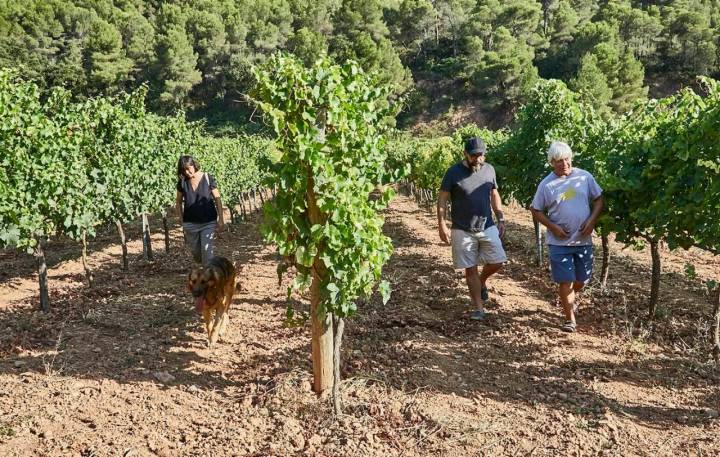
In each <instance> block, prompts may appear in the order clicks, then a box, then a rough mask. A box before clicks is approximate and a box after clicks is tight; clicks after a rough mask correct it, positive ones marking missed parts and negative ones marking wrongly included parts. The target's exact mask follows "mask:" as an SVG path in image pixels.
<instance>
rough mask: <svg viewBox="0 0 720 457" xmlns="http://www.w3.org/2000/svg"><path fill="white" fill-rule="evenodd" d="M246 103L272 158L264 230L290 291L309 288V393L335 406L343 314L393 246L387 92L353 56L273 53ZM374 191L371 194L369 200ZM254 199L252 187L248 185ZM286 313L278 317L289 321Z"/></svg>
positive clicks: (372, 286)
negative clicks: (388, 213) (262, 123)
mask: <svg viewBox="0 0 720 457" xmlns="http://www.w3.org/2000/svg"><path fill="white" fill-rule="evenodd" d="M253 71H254V73H255V77H256V80H257V81H258V83H257V86H256V87H255V89H254V91H253V99H254V101H255V103H257V104H258V105H259V106H260V108H261V109H262V110H263V111H264V112H265V114H266V116H267V118H268V120H269V121H270V122H272V125H273V127H274V129H275V132H276V133H277V137H278V139H277V149H278V150H279V151H280V153H281V158H280V160H279V163H278V164H277V167H276V172H275V175H274V176H273V177H272V179H271V180H272V182H269V183H267V184H269V185H270V186H271V187H272V188H274V189H276V191H275V195H274V198H273V199H272V200H269V199H268V198H266V197H265V196H263V193H262V189H259V190H258V192H259V194H260V199H261V200H262V201H263V203H264V206H265V213H266V219H265V225H264V227H263V233H264V235H265V237H266V239H267V240H268V241H269V242H272V243H274V244H275V245H276V246H277V248H278V252H279V254H280V255H281V256H282V257H283V258H285V259H290V263H291V264H292V266H294V267H295V269H296V270H297V275H296V277H295V280H294V282H293V283H292V284H291V285H290V286H289V290H288V295H290V293H292V291H293V290H307V289H308V288H309V289H310V316H308V317H309V318H310V320H311V324H312V332H311V334H312V344H311V347H312V360H313V377H314V382H313V389H314V391H315V392H316V393H318V394H321V393H323V392H325V391H328V390H329V389H330V388H332V392H333V399H334V410H335V413H336V414H339V413H340V411H341V402H340V353H341V351H340V349H341V348H340V346H341V344H342V333H343V328H344V320H343V319H344V318H345V317H348V316H351V315H352V314H353V313H354V312H355V311H356V309H357V308H356V302H357V301H358V300H360V299H362V298H363V297H369V296H370V295H371V294H372V293H373V291H374V290H376V289H378V290H379V291H380V293H381V295H382V297H383V300H385V301H387V300H388V299H389V294H390V285H389V284H388V283H387V282H386V281H380V277H381V273H382V267H383V265H384V264H385V262H386V261H387V260H388V259H389V257H390V254H391V253H392V243H391V242H390V240H389V239H388V238H387V237H386V236H385V235H384V234H383V233H382V226H383V223H384V219H383V217H382V216H381V214H380V213H379V212H380V211H381V210H382V209H383V208H385V207H387V204H388V202H389V201H390V199H391V198H392V196H393V190H392V187H391V186H386V184H389V183H391V182H395V181H397V179H398V178H399V176H398V175H399V174H398V173H394V172H392V171H391V170H388V168H389V167H386V166H385V159H386V154H385V149H384V140H383V139H382V132H383V130H384V127H383V126H384V125H386V123H384V122H383V120H384V119H385V117H387V116H390V115H392V114H393V113H392V109H393V107H392V106H391V105H390V104H389V103H388V98H387V96H388V94H389V89H388V88H387V87H379V86H378V85H377V84H376V82H374V81H373V80H372V79H371V78H370V77H369V76H368V75H366V74H364V73H363V72H362V70H361V69H360V68H359V67H358V66H357V64H355V63H353V62H349V63H347V64H345V65H343V66H339V65H334V64H332V63H331V62H330V61H329V60H327V59H323V60H318V61H317V62H316V63H315V64H314V65H313V66H312V67H311V68H307V67H305V66H303V64H302V63H301V62H300V61H298V60H296V59H294V58H292V57H288V56H282V55H275V56H273V57H272V58H271V59H269V61H268V62H267V63H266V64H264V65H263V66H262V67H256V68H254V70H253ZM378 189H381V192H380V197H379V198H373V199H371V198H369V197H370V194H371V193H373V192H374V191H376V190H378ZM252 193H253V200H254V199H255V193H256V191H255V189H254V188H253V189H252ZM294 313H295V311H294V309H293V308H292V307H290V306H289V307H288V310H287V316H288V318H289V319H293V316H294Z"/></svg>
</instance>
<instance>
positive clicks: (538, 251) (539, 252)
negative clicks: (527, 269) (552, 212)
mask: <svg viewBox="0 0 720 457" xmlns="http://www.w3.org/2000/svg"><path fill="white" fill-rule="evenodd" d="M533 226H534V227H535V265H537V266H538V267H542V264H543V245H542V232H541V231H540V222H538V221H536V220H535V219H533Z"/></svg>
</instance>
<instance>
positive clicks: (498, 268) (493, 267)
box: [486, 263, 504, 273]
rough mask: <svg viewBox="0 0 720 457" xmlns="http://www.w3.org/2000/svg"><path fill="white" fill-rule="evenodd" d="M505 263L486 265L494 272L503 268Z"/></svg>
mask: <svg viewBox="0 0 720 457" xmlns="http://www.w3.org/2000/svg"><path fill="white" fill-rule="evenodd" d="M503 265H504V264H502V263H488V264H487V265H486V266H487V267H488V270H490V271H492V272H493V273H494V272H496V271H499V270H501V269H502V267H503Z"/></svg>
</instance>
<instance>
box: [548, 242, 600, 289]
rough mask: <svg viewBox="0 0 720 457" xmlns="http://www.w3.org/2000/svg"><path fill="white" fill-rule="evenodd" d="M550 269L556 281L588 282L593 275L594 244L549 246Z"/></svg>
mask: <svg viewBox="0 0 720 457" xmlns="http://www.w3.org/2000/svg"><path fill="white" fill-rule="evenodd" d="M548 248H549V252H550V270H551V271H552V278H553V281H555V282H575V281H577V282H583V283H587V282H588V281H589V280H590V277H591V276H592V270H593V248H592V246H589V245H588V246H556V245H553V244H551V245H550V246H548Z"/></svg>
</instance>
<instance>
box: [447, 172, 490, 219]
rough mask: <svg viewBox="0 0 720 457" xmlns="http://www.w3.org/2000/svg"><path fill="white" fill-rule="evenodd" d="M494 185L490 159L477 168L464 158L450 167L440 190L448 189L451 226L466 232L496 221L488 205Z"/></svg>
mask: <svg viewBox="0 0 720 457" xmlns="http://www.w3.org/2000/svg"><path fill="white" fill-rule="evenodd" d="M493 189H497V180H496V179H495V169H494V168H493V166H492V165H490V164H489V163H484V164H483V165H482V166H481V167H480V169H478V170H477V171H473V170H472V169H471V168H470V167H468V166H467V165H465V163H464V162H458V163H456V164H455V165H453V166H452V167H450V168H449V169H448V171H447V172H446V173H445V177H443V180H442V184H440V190H444V191H446V192H450V203H451V204H452V212H451V220H452V227H453V228H454V229H461V230H465V231H466V232H482V231H483V230H485V229H486V228H488V227H492V226H493V225H495V222H493V219H492V206H491V205H490V192H492V190H493Z"/></svg>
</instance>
